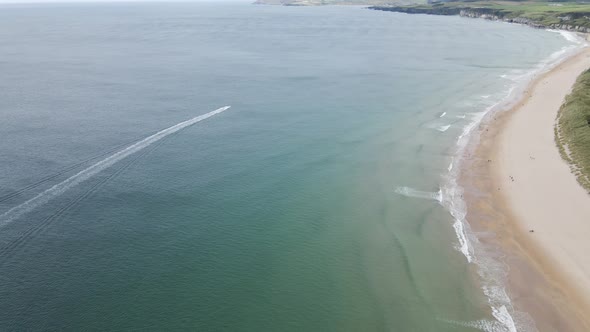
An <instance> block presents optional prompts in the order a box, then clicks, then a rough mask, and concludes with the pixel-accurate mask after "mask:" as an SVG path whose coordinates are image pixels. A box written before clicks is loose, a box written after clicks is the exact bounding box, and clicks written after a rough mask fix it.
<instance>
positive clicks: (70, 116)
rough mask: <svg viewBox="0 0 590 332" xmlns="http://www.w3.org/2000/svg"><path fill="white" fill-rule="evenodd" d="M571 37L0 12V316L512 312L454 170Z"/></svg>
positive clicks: (294, 14)
mask: <svg viewBox="0 0 590 332" xmlns="http://www.w3.org/2000/svg"><path fill="white" fill-rule="evenodd" d="M570 37H571V36H570ZM571 45H573V39H572V38H570V40H568V39H566V38H563V36H562V35H560V34H559V33H555V32H551V31H544V30H538V29H532V28H529V27H524V26H519V25H512V24H506V23H499V22H489V21H484V20H475V19H467V18H459V17H441V16H423V15H413V16H410V15H405V14H395V13H389V12H379V11H372V10H368V9H365V8H362V7H314V8H310V7H280V6H262V5H249V4H246V3H225V2H224V3H214V2H212V3H119V4H116V3H110V4H106V3H105V4H97V3H95V4H91V3H85V4H45V5H42V4H32V5H0V73H1V75H0V116H1V121H0V330H2V331H25V330H27V331H35V330H37V331H40V330H53V331H56V330H70V331H82V330H111V331H131V330H138V331H175V330H193V331H403V332H406V331H511V330H513V329H514V328H515V326H519V324H530V322H526V318H522V317H521V316H522V313H521V314H518V313H516V314H515V313H514V312H513V311H514V310H513V309H512V308H511V306H510V300H509V297H508V296H506V294H505V293H504V290H503V288H502V285H501V283H498V282H496V281H495V279H494V278H495V277H493V275H492V274H491V273H488V272H485V271H489V269H488V267H489V265H486V264H488V263H489V261H490V259H487V258H486V259H483V258H481V257H478V256H477V255H475V252H476V251H474V250H473V248H470V246H472V245H473V244H471V243H470V242H469V240H468V239H469V238H473V236H474V235H473V234H469V229H468V226H467V224H465V221H464V220H462V215H463V213H464V210H462V208H461V206H462V204H461V199H460V193H461V188H459V187H458V186H456V185H455V180H454V174H455V173H456V170H457V166H456V165H458V164H457V163H456V161H457V160H459V159H460V155H459V153H461V151H462V150H463V148H462V146H463V145H464V144H463V143H462V142H464V141H466V139H467V138H468V137H469V131H470V130H471V129H472V128H474V127H476V125H477V123H476V121H478V119H480V118H481V116H482V114H483V113H482V112H485V111H486V110H488V109H490V107H492V106H493V105H495V104H497V103H498V102H500V101H501V100H502V99H503V98H505V97H507V96H508V94H509V93H510V91H513V89H514V88H515V86H517V84H522V81H523V80H525V79H526V77H527V76H526V75H527V73H529V72H531V71H533V70H536V69H538V68H540V67H541V66H542V65H543V63H547V61H549V60H551V59H553V60H555V59H556V58H557V57H558V55H559V54H560V53H555V52H558V51H560V50H563V49H564V48H565V47H570V46H571ZM552 55H553V56H552ZM225 106H231V108H229V109H226V108H222V107H225ZM212 111H216V112H214V113H209V112H212ZM202 115H205V116H202ZM198 116H201V117H198ZM195 117H197V118H195ZM187 120H189V122H184V121H187ZM486 262H488V263H486ZM482 271H484V272H482ZM519 315H520V316H519ZM525 316H526V315H525ZM519 317H520V318H519Z"/></svg>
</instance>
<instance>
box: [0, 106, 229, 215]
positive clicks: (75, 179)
mask: <svg viewBox="0 0 590 332" xmlns="http://www.w3.org/2000/svg"><path fill="white" fill-rule="evenodd" d="M230 107H231V106H224V107H221V108H218V109H216V110H214V111H211V112H209V113H205V114H203V115H199V116H196V117H194V118H192V119H189V120H186V121H183V122H180V123H178V124H175V125H174V126H171V127H168V128H166V129H164V130H161V131H159V132H157V133H155V134H153V135H151V136H148V137H146V138H144V139H142V140H141V141H139V142H137V143H135V144H132V145H130V146H128V147H126V148H124V149H122V150H120V151H118V152H116V153H114V154H112V155H110V156H108V157H106V158H104V159H102V160H100V161H99V162H97V163H95V164H93V165H91V166H89V167H87V168H85V169H83V170H82V171H80V172H78V173H76V174H74V175H73V176H71V177H69V178H67V179H66V180H64V181H62V182H60V183H58V184H56V185H54V186H52V187H51V188H49V189H47V190H45V191H43V192H41V193H39V194H37V195H36V196H35V197H33V198H31V199H29V200H27V201H26V202H24V203H22V204H19V205H17V206H15V207H13V208H11V209H10V210H8V211H6V212H4V213H3V214H1V215H0V227H2V226H4V225H6V224H8V223H10V222H12V221H14V220H15V219H17V218H19V217H20V216H22V215H23V214H25V213H28V212H30V211H32V210H33V209H36V208H37V207H39V206H41V205H44V204H46V203H47V202H49V201H50V200H52V199H53V198H55V197H57V196H59V195H61V194H63V193H64V192H65V191H67V190H68V189H70V188H72V187H74V186H76V185H78V184H80V183H82V182H84V181H86V180H88V179H90V178H91V177H93V176H94V175H96V174H98V173H100V172H102V171H103V170H105V169H107V168H109V167H111V166H112V165H114V164H115V163H117V162H119V161H121V160H123V159H125V158H127V157H128V156H130V155H132V154H134V153H137V152H139V151H141V150H143V149H145V148H146V147H148V146H150V145H152V144H154V143H156V142H158V141H159V140H161V139H163V138H165V137H167V136H169V135H171V134H174V133H176V132H178V131H180V130H182V129H184V128H186V127H189V126H192V125H194V124H195V123H197V122H200V121H203V120H205V119H208V118H210V117H212V116H214V115H216V114H219V113H221V112H224V111H226V110H228V109H229V108H230Z"/></svg>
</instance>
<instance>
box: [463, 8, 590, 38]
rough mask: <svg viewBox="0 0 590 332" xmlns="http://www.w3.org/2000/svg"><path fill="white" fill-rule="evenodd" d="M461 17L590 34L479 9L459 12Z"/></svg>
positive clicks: (573, 27)
mask: <svg viewBox="0 0 590 332" xmlns="http://www.w3.org/2000/svg"><path fill="white" fill-rule="evenodd" d="M459 16H463V17H471V18H482V19H485V20H491V21H503V22H509V23H518V24H525V25H528V26H531V27H534V28H551V29H561V30H568V31H577V32H590V28H586V27H583V26H579V25H572V24H567V23H558V24H550V25H544V24H540V23H537V22H534V21H532V20H530V19H528V18H525V17H514V18H506V17H502V16H498V15H494V14H489V13H485V12H481V11H478V10H477V9H461V10H460V11H459ZM562 20H563V21H566V22H567V21H569V20H571V17H568V19H562Z"/></svg>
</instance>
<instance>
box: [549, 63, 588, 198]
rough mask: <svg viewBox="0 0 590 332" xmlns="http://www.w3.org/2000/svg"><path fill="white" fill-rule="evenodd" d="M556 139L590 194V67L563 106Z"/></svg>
mask: <svg viewBox="0 0 590 332" xmlns="http://www.w3.org/2000/svg"><path fill="white" fill-rule="evenodd" d="M555 140H556V142H557V146H558V148H559V151H560V152H561V156H562V157H563V159H565V160H566V161H567V162H568V163H569V164H570V165H571V168H572V171H573V173H574V174H575V175H576V177H577V178H578V181H579V182H580V184H581V185H582V186H583V187H584V188H586V190H588V192H589V193H590V70H588V71H586V72H585V73H583V74H582V75H580V77H578V80H577V81H576V84H575V85H574V87H573V90H572V92H571V94H570V95H569V96H568V97H567V98H566V100H565V103H564V104H563V105H562V106H561V109H560V110H559V114H558V116H557V125H556V126H555Z"/></svg>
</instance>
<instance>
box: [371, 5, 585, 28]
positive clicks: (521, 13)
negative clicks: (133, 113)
mask: <svg viewBox="0 0 590 332" xmlns="http://www.w3.org/2000/svg"><path fill="white" fill-rule="evenodd" d="M369 9H373V10H382V11H390V12H398V13H406V14H427V15H444V16H463V17H471V18H482V19H486V20H493V21H503V22H509V23H519V24H524V25H528V26H531V27H534V28H542V29H561V30H567V31H577V32H584V33H588V32H590V5H577V4H574V5H571V4H553V3H552V4H543V3H533V4H528V5H519V4H508V5H506V4H504V5H497V4H495V3H478V2H475V3H469V2H447V3H436V4H429V5H409V6H391V5H386V6H371V7H369Z"/></svg>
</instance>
